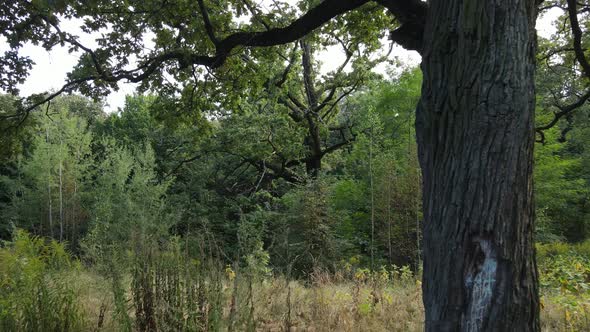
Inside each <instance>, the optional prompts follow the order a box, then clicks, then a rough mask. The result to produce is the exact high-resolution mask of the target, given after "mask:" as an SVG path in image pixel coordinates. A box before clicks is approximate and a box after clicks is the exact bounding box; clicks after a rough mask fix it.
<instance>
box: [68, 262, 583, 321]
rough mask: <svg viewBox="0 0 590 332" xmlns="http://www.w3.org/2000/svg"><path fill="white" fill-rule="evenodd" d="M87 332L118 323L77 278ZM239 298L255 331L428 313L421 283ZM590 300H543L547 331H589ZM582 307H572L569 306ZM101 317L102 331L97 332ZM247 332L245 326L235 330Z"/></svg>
mask: <svg viewBox="0 0 590 332" xmlns="http://www.w3.org/2000/svg"><path fill="white" fill-rule="evenodd" d="M77 278H78V280H76V282H77V283H79V284H80V286H82V287H80V291H81V293H80V296H81V300H82V302H83V308H84V310H85V312H86V317H87V320H86V321H87V324H88V325H87V326H88V328H87V330H88V331H118V330H119V329H118V327H117V324H116V322H114V321H113V318H112V314H113V299H112V295H111V293H110V288H109V285H108V283H107V282H106V281H105V280H102V279H100V278H99V277H97V276H95V275H93V274H91V273H88V272H85V273H80V274H79V275H78V277H77ZM247 288H248V287H246V286H244V287H243V289H244V291H241V292H239V293H238V300H237V302H238V305H237V309H238V312H239V315H247V314H249V313H250V310H252V309H253V313H254V322H255V326H256V328H255V329H256V331H287V330H290V331H293V332H295V331H422V330H423V321H424V308H423V305H422V299H421V290H420V283H419V282H415V281H406V282H402V281H399V282H394V283H391V282H389V283H380V282H376V283H373V282H371V281H370V280H365V281H356V282H355V281H346V280H339V281H333V280H330V278H328V277H325V278H320V280H316V281H315V282H313V283H311V284H307V285H305V284H303V283H301V282H298V281H291V282H289V283H288V285H287V282H286V280H285V279H284V278H269V279H267V280H264V281H259V282H255V283H253V286H252V288H253V297H252V302H251V304H250V303H249V302H248V301H247V299H246V297H247V291H245V289H247ZM232 292H233V287H232V285H231V283H230V282H228V283H227V286H226V287H224V306H225V307H224V310H223V312H224V317H223V322H222V326H223V330H225V329H226V328H227V324H228V320H229V312H230V307H231V299H232ZM588 300H590V299H586V300H584V299H580V298H577V299H575V301H574V300H571V301H569V302H568V300H567V299H563V298H560V297H555V296H549V295H548V294H545V295H543V297H542V309H541V324H542V330H543V331H568V332H569V331H590V301H588ZM573 302H575V303H577V305H576V306H571V305H569V304H568V303H573ZM101 312H102V316H103V318H102V328H100V329H97V326H98V322H99V320H101V319H100V316H101ZM235 326H236V330H238V331H242V330H246V327H245V325H239V324H237V325H235Z"/></svg>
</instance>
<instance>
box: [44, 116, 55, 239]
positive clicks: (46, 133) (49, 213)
mask: <svg viewBox="0 0 590 332" xmlns="http://www.w3.org/2000/svg"><path fill="white" fill-rule="evenodd" d="M45 140H46V142H47V143H49V128H47V127H46V128H45ZM49 153H50V152H49V149H48V150H47V154H48V155H49ZM49 163H51V159H49ZM47 166H48V167H49V171H48V176H47V196H48V198H49V199H48V209H49V212H48V219H49V235H50V236H51V237H53V205H52V202H51V165H47Z"/></svg>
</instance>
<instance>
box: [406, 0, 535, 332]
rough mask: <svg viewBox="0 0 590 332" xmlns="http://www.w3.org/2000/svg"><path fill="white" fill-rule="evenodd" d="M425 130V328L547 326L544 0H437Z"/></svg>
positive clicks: (427, 65)
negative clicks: (541, 175)
mask: <svg viewBox="0 0 590 332" xmlns="http://www.w3.org/2000/svg"><path fill="white" fill-rule="evenodd" d="M429 5H430V9H429V11H428V16H427V19H426V26H425V30H424V39H423V48H422V56H423V61H422V70H423V74H424V83H423V87H422V98H421V100H420V104H419V106H418V110H417V119H416V130H417V138H418V147H419V157H420V163H421V166H422V174H423V190H424V191H423V195H424V196H423V203H424V226H423V227H424V229H423V232H424V234H423V235H424V247H423V248H424V253H423V254H424V280H423V299H424V306H425V309H426V331H539V330H540V327H539V318H538V317H539V297H538V286H537V284H538V283H537V272H536V262H535V259H534V255H533V252H534V247H533V238H532V234H533V219H534V209H533V197H532V161H533V145H534V121H533V120H534V104H535V94H534V93H535V92H534V71H535V63H534V62H535V44H536V34H535V30H534V26H535V19H536V8H535V0H492V1H466V0H432V1H430V2H429Z"/></svg>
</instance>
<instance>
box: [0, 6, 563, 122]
mask: <svg viewBox="0 0 590 332" xmlns="http://www.w3.org/2000/svg"><path fill="white" fill-rule="evenodd" d="M559 13H560V11H559V10H554V11H550V12H549V13H548V14H546V15H544V16H543V17H541V18H540V19H539V21H538V22H537V30H538V32H539V35H541V36H544V37H549V36H550V35H551V34H552V33H554V32H555V29H554V28H553V27H552V25H551V22H552V21H553V20H555V19H556V17H557V16H558V15H559ZM79 26H80V21H75V20H72V21H63V22H62V29H63V30H65V31H68V32H73V33H76V34H78V35H80V41H81V43H82V44H83V45H85V46H88V47H96V43H95V42H94V38H93V36H92V35H87V34H83V33H82V32H81V31H80V29H79ZM8 48H9V47H8V44H7V43H6V40H5V39H3V38H2V37H0V52H2V53H4V51H6V50H7V49H8ZM385 48H387V49H388V46H387V45H386V46H385ZM20 52H21V54H22V55H27V56H29V57H30V58H31V59H33V61H34V62H35V65H34V66H33V69H32V70H31V72H30V75H29V77H28V79H27V81H26V82H25V83H24V84H22V85H21V86H20V90H21V95H23V96H27V95H30V94H33V93H40V92H44V91H49V90H52V89H55V90H57V89H59V88H61V86H62V85H63V84H64V82H65V78H66V74H67V73H68V72H69V71H70V70H71V68H72V67H73V66H74V65H75V64H76V63H77V61H78V57H79V54H80V53H73V54H70V53H68V51H67V47H55V48H54V49H53V50H52V51H51V52H47V51H46V50H44V49H43V48H42V47H40V46H34V45H32V44H30V43H29V44H26V45H24V47H23V48H22V49H21V51H20ZM391 56H392V57H393V56H396V57H398V59H399V60H400V61H401V62H403V63H405V64H407V65H418V64H419V62H420V57H419V55H418V53H416V52H413V51H412V52H410V51H406V50H404V49H403V48H401V47H399V46H398V45H395V46H394V49H393V52H392V53H391ZM342 59H343V54H342V53H341V52H340V50H338V49H337V48H335V49H332V50H328V51H327V52H323V53H322V54H320V57H319V60H320V61H321V62H322V63H323V64H324V65H323V67H322V71H324V72H326V71H329V70H330V69H334V68H336V67H338V65H339V64H340V63H341V60H342ZM385 68H386V67H385V65H381V66H378V67H377V68H375V69H374V70H375V71H377V72H380V73H384V72H385ZM119 86H120V90H119V91H117V92H113V93H111V94H110V95H109V96H108V97H107V99H106V104H107V110H108V111H116V110H117V109H118V108H119V107H123V105H124V103H125V95H127V94H132V93H133V92H134V90H135V87H136V85H135V84H129V83H120V84H119Z"/></svg>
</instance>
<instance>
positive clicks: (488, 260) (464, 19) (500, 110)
mask: <svg viewBox="0 0 590 332" xmlns="http://www.w3.org/2000/svg"><path fill="white" fill-rule="evenodd" d="M543 2H544V1H538V0H504V1H499V0H493V1H475V0H444V1H443V0H430V1H428V2H422V1H420V0H405V1H402V0H376V1H368V0H324V1H312V0H309V1H301V2H300V6H299V8H296V7H292V6H289V5H288V4H285V3H281V2H274V3H273V5H272V6H271V8H270V10H268V11H263V10H262V9H261V7H260V6H256V5H254V3H253V2H252V1H250V0H228V1H205V0H197V1H187V0H171V1H159V0H142V1H136V0H126V1H119V0H111V1H99V0H93V1H85V2H78V1H70V0H58V1H44V0H33V1H26V0H14V1H4V2H3V3H2V4H1V5H0V33H1V34H2V36H4V38H6V40H7V41H8V43H9V44H10V46H11V49H10V50H9V51H8V52H6V53H5V54H4V56H2V57H1V58H0V63H1V64H2V67H3V68H4V70H3V71H2V72H1V73H0V86H1V87H2V88H3V89H5V90H7V91H10V92H14V93H16V92H17V83H19V82H22V81H23V80H24V79H25V78H26V76H27V73H28V69H29V68H30V67H31V61H30V59H27V58H26V57H22V56H21V55H20V54H19V52H18V51H19V48H20V47H22V45H23V43H25V42H32V43H35V44H39V45H42V46H43V47H45V48H46V49H51V48H53V47H55V46H57V45H65V46H67V47H69V48H71V49H72V50H73V51H77V52H80V54H81V55H80V61H79V63H78V65H77V66H76V67H75V68H74V69H73V70H72V72H71V73H70V74H69V75H68V79H67V81H66V83H65V85H64V86H63V87H62V88H61V89H59V90H57V91H54V92H52V93H49V94H44V95H35V96H31V97H30V98H26V99H23V100H22V103H21V104H22V105H21V106H22V107H21V112H17V113H15V114H13V115H12V118H17V119H23V120H24V119H26V116H27V115H28V113H29V112H30V111H31V110H33V109H35V108H37V107H38V106H40V105H42V104H44V103H46V102H48V101H50V100H52V99H53V98H55V97H56V96H57V95H59V94H62V93H64V92H70V91H73V90H78V91H80V92H82V93H85V94H87V95H91V96H94V97H100V96H103V95H105V94H107V93H108V92H109V91H110V90H111V89H116V88H117V87H118V83H119V82H123V81H127V82H139V83H141V86H140V89H142V90H149V89H151V90H157V91H161V92H162V93H170V94H180V95H181V96H183V97H186V98H189V99H191V98H197V99H199V98H200V100H201V101H203V102H209V103H213V104H214V103H216V102H217V103H230V102H232V101H237V102H239V98H236V96H235V95H233V96H231V95H230V94H229V93H225V92H224V91H229V90H224V89H227V88H229V89H233V91H237V90H242V91H244V92H247V91H252V90H255V89H263V88H264V84H263V82H264V80H263V79H260V76H257V75H255V74H256V73H252V72H251V71H249V68H251V67H249V64H250V63H252V62H254V63H256V62H262V61H265V60H268V59H270V58H272V57H274V53H272V51H270V49H269V48H268V47H270V46H277V45H278V46H277V47H278V49H279V50H281V49H282V50H284V49H286V48H287V47H288V46H285V45H286V44H290V43H295V42H297V41H299V40H301V39H302V38H304V37H305V36H306V35H308V34H310V33H311V32H313V31H318V30H320V31H321V29H324V28H326V29H330V30H332V31H339V33H341V34H347V35H350V36H357V37H358V38H359V42H360V41H362V40H363V39H362V37H366V38H374V37H376V36H377V37H378V36H379V35H380V34H383V33H384V28H383V27H382V26H381V25H380V24H375V22H374V20H373V19H374V18H376V17H379V15H381V14H380V13H383V11H384V10H385V9H386V10H388V12H389V14H390V15H391V18H392V21H393V22H392V23H391V27H390V28H391V29H392V31H391V32H390V34H389V36H390V38H391V39H392V40H393V41H394V42H396V43H398V44H400V45H401V46H403V47H405V48H406V49H410V50H416V51H418V52H419V53H420V54H421V55H422V65H421V69H422V72H423V77H424V81H423V86H422V97H421V100H420V103H419V106H418V108H417V111H416V112H417V113H416V136H417V141H418V150H419V159H420V164H421V167H422V179H423V209H424V213H423V215H424V229H423V236H424V248H423V255H424V282H423V299H424V304H425V309H426V321H425V325H426V330H427V331H456V330H464V331H481V330H489V331H492V330H493V331H507V330H517V331H538V330H539V329H540V327H539V296H538V280H537V272H536V264H535V258H534V248H533V237H532V235H533V229H534V213H533V211H534V210H533V197H532V193H533V184H532V169H533V167H532V156H533V146H534V142H535V123H534V109H535V107H534V106H535V84H534V80H535V77H534V73H535V59H536V33H535V21H536V17H537V7H538V5H539V4H541V5H542V3H543ZM555 2H556V5H561V6H564V8H567V9H568V11H569V12H570V15H569V20H570V22H571V23H572V24H571V31H572V36H573V38H572V44H573V47H572V48H573V50H574V54H575V58H576V60H577V62H578V63H579V64H580V65H581V67H582V68H581V70H579V72H583V73H588V72H590V70H589V69H590V66H588V62H587V61H586V60H585V53H584V52H585V51H584V48H583V47H582V44H581V40H582V37H581V35H582V30H581V28H580V24H579V23H578V22H577V17H578V15H577V14H578V11H577V9H576V6H577V5H578V4H577V1H575V0H568V1H567V4H563V3H562V2H563V1H555ZM552 3H553V2H552ZM584 3H585V2H584ZM74 18H75V19H81V20H83V23H82V30H83V31H85V32H97V31H99V33H100V34H101V37H100V38H98V39H97V46H96V47H91V46H89V45H86V44H85V42H84V41H83V40H82V38H80V37H79V36H77V35H76V34H75V33H73V32H69V31H67V30H66V29H65V27H64V25H63V24H62V23H63V22H64V21H65V20H67V19H74ZM240 18H241V19H242V20H243V19H244V18H246V20H248V19H249V21H250V23H249V24H244V23H240V20H238V19H240ZM147 34H151V36H153V45H149V46H150V47H146V46H147V45H146V39H147V38H146V35H147ZM275 49H276V48H275ZM131 59H137V64H136V65H134V64H133V63H132V62H131ZM246 74H247V75H246ZM169 78H172V79H173V81H174V82H169ZM228 78H229V79H228ZM178 82H180V83H181V84H180V87H179V84H178ZM212 82H213V83H215V84H212ZM212 86H213V87H212ZM199 91H206V93H205V94H204V95H199ZM195 96H196V97H195ZM586 99H587V98H586ZM581 102H582V103H584V102H585V100H583V101H581ZM560 106H563V105H560ZM566 106H567V105H566ZM566 106H563V107H565V109H566V110H567V109H569V108H568V107H566ZM574 106H575V105H574ZM559 112H560V111H557V112H556V118H557V119H558V118H559V117H560V115H559V114H560V113H559ZM566 113H567V112H566ZM4 118H5V119H6V117H4ZM537 129H539V130H538V131H539V132H542V130H543V128H537Z"/></svg>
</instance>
